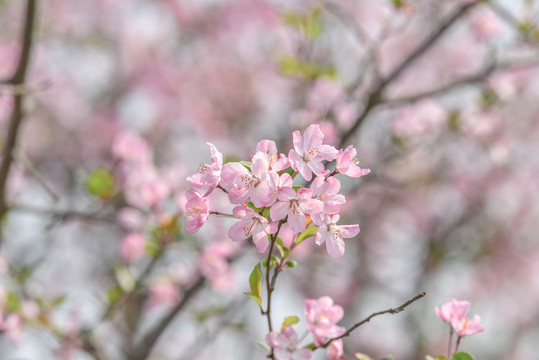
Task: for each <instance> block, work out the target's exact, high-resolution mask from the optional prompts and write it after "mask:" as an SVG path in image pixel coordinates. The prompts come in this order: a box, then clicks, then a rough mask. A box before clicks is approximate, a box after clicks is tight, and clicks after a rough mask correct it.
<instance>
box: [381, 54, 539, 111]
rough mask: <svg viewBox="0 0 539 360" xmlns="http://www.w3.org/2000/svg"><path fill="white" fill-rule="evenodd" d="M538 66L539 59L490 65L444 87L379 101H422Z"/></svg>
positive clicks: (402, 102) (398, 103)
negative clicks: (501, 73)
mask: <svg viewBox="0 0 539 360" xmlns="http://www.w3.org/2000/svg"><path fill="white" fill-rule="evenodd" d="M534 66H539V59H534V60H527V61H519V62H516V61H515V62H507V63H502V64H491V65H488V66H487V67H486V68H485V69H483V70H482V71H480V72H479V73H477V74H474V75H469V76H465V77H462V78H460V79H457V80H454V81H453V82H450V83H448V84H446V85H444V86H440V87H438V88H435V89H431V90H427V91H423V92H419V93H416V94H413V95H407V96H402V97H399V98H394V99H381V100H380V103H383V104H389V105H400V104H404V103H413V102H416V101H419V100H422V99H424V98H427V97H431V96H437V95H442V94H445V93H447V92H450V91H452V90H455V89H456V88H458V87H461V86H466V85H473V84H476V83H479V82H482V81H484V80H486V79H487V78H488V77H489V76H490V75H492V74H493V73H495V72H498V71H511V70H517V69H523V68H528V67H534Z"/></svg>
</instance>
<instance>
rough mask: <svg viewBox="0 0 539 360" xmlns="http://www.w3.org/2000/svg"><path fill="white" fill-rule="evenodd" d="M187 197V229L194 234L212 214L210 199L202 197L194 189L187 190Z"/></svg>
mask: <svg viewBox="0 0 539 360" xmlns="http://www.w3.org/2000/svg"><path fill="white" fill-rule="evenodd" d="M185 197H186V199H187V202H186V203H185V216H186V217H187V222H186V223H185V231H187V232H188V233H189V234H194V233H196V232H197V231H198V230H199V229H200V228H201V227H202V225H204V223H205V222H206V220H208V216H209V215H210V209H209V206H208V199H207V198H205V197H202V196H201V195H200V194H199V193H197V192H196V191H195V190H193V189H191V190H189V191H187V192H186V193H185Z"/></svg>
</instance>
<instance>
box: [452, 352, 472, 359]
mask: <svg viewBox="0 0 539 360" xmlns="http://www.w3.org/2000/svg"><path fill="white" fill-rule="evenodd" d="M451 359H452V360H474V358H473V357H472V356H471V355H470V354H468V353H465V352H458V353H453V356H452V358H451Z"/></svg>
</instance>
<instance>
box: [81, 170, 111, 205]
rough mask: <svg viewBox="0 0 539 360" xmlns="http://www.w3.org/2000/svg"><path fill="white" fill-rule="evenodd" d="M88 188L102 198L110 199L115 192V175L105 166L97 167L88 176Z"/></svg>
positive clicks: (91, 192)
mask: <svg viewBox="0 0 539 360" xmlns="http://www.w3.org/2000/svg"><path fill="white" fill-rule="evenodd" d="M85 184H86V189H87V190H88V191H89V192H90V194H92V195H94V196H97V197H99V198H101V199H109V198H110V197H111V196H112V195H113V194H114V189H115V186H116V182H115V180H114V176H113V175H112V174H111V173H110V172H109V171H108V170H105V169H103V168H97V169H95V170H94V171H92V172H91V173H90V175H88V177H87V178H86V182H85Z"/></svg>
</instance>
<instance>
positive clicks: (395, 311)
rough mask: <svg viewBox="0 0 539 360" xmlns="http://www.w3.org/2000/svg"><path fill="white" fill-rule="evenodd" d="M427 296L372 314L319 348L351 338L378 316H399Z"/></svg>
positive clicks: (424, 293) (421, 294)
mask: <svg viewBox="0 0 539 360" xmlns="http://www.w3.org/2000/svg"><path fill="white" fill-rule="evenodd" d="M426 294H427V293H426V292H420V293H419V294H417V295H416V296H414V297H413V298H411V299H409V300H407V301H406V302H404V303H403V304H402V305H400V306H397V307H396V308H391V309H387V310H383V311H378V312H375V313H372V314H371V315H369V316H368V317H366V318H365V319H363V320H361V321H360V322H357V323H355V324H354V325H352V327H350V328H349V329H348V330H346V332H345V333H344V334H342V335H341V336H337V337H334V338H331V339H329V340H327V341H326V342H325V343H323V344H322V345H320V346H318V348H327V347H328V346H329V344H330V343H331V342H332V341H335V340H339V339H342V338H344V337H347V336H350V334H351V333H352V332H353V331H354V330H355V329H357V328H358V327H360V326H361V325H363V324H365V323H368V322H369V321H371V319H372V318H374V317H376V316H379V315H384V314H398V313H400V312H402V311H404V310H405V309H406V308H407V307H408V306H410V305H411V304H413V303H414V302H416V301H417V300H419V299H422V298H423V297H425V295H426Z"/></svg>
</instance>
